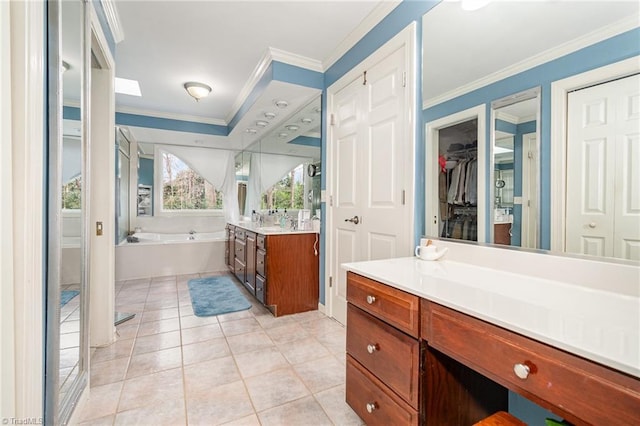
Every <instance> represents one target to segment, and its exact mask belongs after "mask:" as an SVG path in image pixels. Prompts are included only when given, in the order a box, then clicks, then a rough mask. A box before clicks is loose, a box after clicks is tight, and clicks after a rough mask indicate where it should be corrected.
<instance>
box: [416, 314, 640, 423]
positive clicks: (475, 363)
mask: <svg viewBox="0 0 640 426" xmlns="http://www.w3.org/2000/svg"><path fill="white" fill-rule="evenodd" d="M428 306H429V313H430V330H429V332H428V333H427V338H428V340H429V345H430V346H432V347H434V348H436V349H438V350H439V351H442V352H443V353H445V354H448V355H449V356H451V357H452V358H455V359H457V360H459V361H460V362H462V363H464V364H466V365H468V366H469V367H471V368H473V369H475V370H477V371H479V372H480V373H482V374H484V375H486V376H487V377H489V378H491V379H493V380H495V381H496V382H498V383H501V384H503V385H504V386H506V387H508V388H510V389H511V390H513V391H515V392H518V393H520V394H522V395H523V396H525V397H527V398H529V399H531V400H533V401H534V402H536V403H538V404H539V405H542V406H544V407H545V408H548V409H550V410H552V411H554V412H556V413H557V414H559V415H560V416H562V417H564V418H565V419H566V420H568V421H570V422H572V423H584V422H587V423H591V424H606V425H614V424H620V425H622V424H624V425H631V424H635V425H638V424H640V380H638V379H636V378H632V377H630V376H628V375H625V374H622V373H619V372H617V371H615V370H612V369H609V368H606V367H603V366H601V365H599V364H596V363H593V362H590V361H588V360H585V359H583V358H579V357H577V356H574V355H571V354H568V353H566V352H563V351H561V350H558V349H556V348H553V347H551V346H548V345H545V344H542V343H539V342H536V341H534V340H531V339H529V338H526V337H523V336H521V335H518V334H515V333H512V332H510V331H507V330H505V329H502V328H500V327H497V326H494V325H492V324H488V323H486V322H484V321H480V320H477V319H475V318H472V317H469V316H468V315H464V314H461V313H459V312H456V311H454V310H451V309H448V308H445V307H442V306H439V305H435V304H432V303H430V304H429V305H428ZM516 364H523V365H527V366H528V368H529V369H530V373H529V375H528V377H526V379H521V378H519V377H518V376H517V375H516V373H515V372H514V366H515V365H516Z"/></svg>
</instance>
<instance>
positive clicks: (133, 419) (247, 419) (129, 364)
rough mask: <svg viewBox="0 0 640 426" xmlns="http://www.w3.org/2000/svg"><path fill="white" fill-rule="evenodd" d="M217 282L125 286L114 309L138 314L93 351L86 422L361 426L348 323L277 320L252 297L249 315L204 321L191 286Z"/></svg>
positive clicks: (318, 317) (303, 317)
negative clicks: (350, 374)
mask: <svg viewBox="0 0 640 426" xmlns="http://www.w3.org/2000/svg"><path fill="white" fill-rule="evenodd" d="M211 275H215V273H211V274H201V275H189V276H170V277H161V278H153V279H142V280H133V281H125V282H120V283H117V285H116V310H117V311H119V312H131V313H136V316H135V318H133V319H132V320H129V321H126V322H124V323H122V324H120V325H119V326H118V327H117V330H118V335H119V337H118V340H117V342H116V343H114V344H112V345H110V346H109V347H105V348H99V349H96V350H95V351H93V353H92V356H91V368H90V372H91V389H90V391H91V392H90V397H89V399H88V402H87V404H86V406H85V407H84V409H83V411H82V412H81V413H79V420H80V422H81V424H83V425H84V424H87V425H89V424H90V425H103V424H104V425H120V424H141V425H142V424H144V425H147V424H148V425H151V424H152V425H187V424H189V425H218V424H225V425H361V424H362V421H361V420H360V418H359V417H358V416H357V415H356V414H355V413H354V412H353V411H352V410H351V409H350V408H349V407H348V406H347V404H346V403H345V402H344V384H345V329H344V327H343V326H342V325H341V324H339V323H337V322H335V321H334V320H332V319H330V318H328V317H326V316H325V315H323V314H321V313H319V312H318V311H312V312H306V313H302V314H296V315H289V316H284V317H280V318H274V317H273V316H272V315H271V314H270V313H269V312H268V311H267V310H266V309H265V308H264V307H262V306H260V305H259V304H258V303H257V302H256V300H255V299H253V298H251V297H250V296H248V297H247V299H249V300H250V301H251V302H252V303H253V306H252V308H251V309H249V310H247V311H242V312H237V313H231V314H226V315H220V316H217V317H203V318H201V317H196V316H194V315H193V310H192V308H191V301H190V296H189V290H188V287H187V282H188V280H189V279H191V278H197V277H199V276H202V277H204V276H211ZM238 287H239V288H241V289H242V291H245V290H244V288H242V287H241V286H240V285H238ZM245 294H246V292H245Z"/></svg>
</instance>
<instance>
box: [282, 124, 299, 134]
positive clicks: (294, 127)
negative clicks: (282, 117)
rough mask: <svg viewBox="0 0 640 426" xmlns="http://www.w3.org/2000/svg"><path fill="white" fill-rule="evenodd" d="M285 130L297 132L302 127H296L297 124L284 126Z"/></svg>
mask: <svg viewBox="0 0 640 426" xmlns="http://www.w3.org/2000/svg"><path fill="white" fill-rule="evenodd" d="M284 127H285V129H287V130H289V131H292V132H295V131H296V130H298V129H299V128H300V127H298V126H296V125H295V124H289V125H288V126H284Z"/></svg>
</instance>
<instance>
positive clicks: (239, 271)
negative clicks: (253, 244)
mask: <svg viewBox="0 0 640 426" xmlns="http://www.w3.org/2000/svg"><path fill="white" fill-rule="evenodd" d="M234 265H235V268H234V269H235V271H234V273H235V274H236V277H238V279H239V280H240V282H241V283H244V279H245V276H244V272H245V264H244V262H242V261H240V260H239V259H237V258H236V260H235V263H234Z"/></svg>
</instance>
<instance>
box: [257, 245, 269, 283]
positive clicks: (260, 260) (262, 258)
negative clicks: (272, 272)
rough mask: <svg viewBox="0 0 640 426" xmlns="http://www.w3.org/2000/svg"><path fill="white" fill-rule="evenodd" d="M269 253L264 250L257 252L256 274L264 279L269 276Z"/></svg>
mask: <svg viewBox="0 0 640 426" xmlns="http://www.w3.org/2000/svg"><path fill="white" fill-rule="evenodd" d="M266 261H267V253H265V251H264V250H258V251H257V252H256V272H257V273H258V274H260V275H262V276H263V277H266V276H267V273H266V272H267V264H266Z"/></svg>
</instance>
